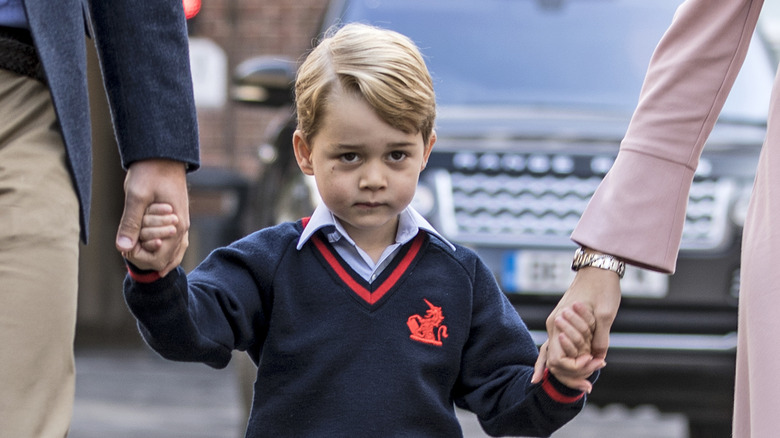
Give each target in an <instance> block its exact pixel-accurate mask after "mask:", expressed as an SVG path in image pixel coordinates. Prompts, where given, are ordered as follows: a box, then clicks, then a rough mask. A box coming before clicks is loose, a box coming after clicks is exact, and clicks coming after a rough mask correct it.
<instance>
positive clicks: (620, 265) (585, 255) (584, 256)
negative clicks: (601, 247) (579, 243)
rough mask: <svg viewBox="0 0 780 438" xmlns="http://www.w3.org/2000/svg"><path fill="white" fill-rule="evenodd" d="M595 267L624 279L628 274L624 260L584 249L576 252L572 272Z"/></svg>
mask: <svg viewBox="0 0 780 438" xmlns="http://www.w3.org/2000/svg"><path fill="white" fill-rule="evenodd" d="M589 266H590V267H594V268H599V269H605V270H607V271H612V272H614V273H616V274H617V275H618V277H620V278H623V275H625V273H626V264H625V262H623V261H622V260H620V259H618V258H617V257H615V256H611V255H609V254H597V253H592V252H586V251H585V249H583V248H582V247H579V248H577V251H575V252H574V260H572V262H571V270H572V271H579V270H580V269H582V268H586V267H589Z"/></svg>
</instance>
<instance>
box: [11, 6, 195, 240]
mask: <svg viewBox="0 0 780 438" xmlns="http://www.w3.org/2000/svg"><path fill="white" fill-rule="evenodd" d="M24 6H25V11H26V13H27V20H28V22H29V25H30V31H31V33H32V36H33V40H34V42H35V46H36V48H37V50H38V55H39V57H40V58H41V63H42V64H43V69H44V72H45V75H46V80H47V83H48V85H49V88H50V90H51V94H52V98H53V101H54V107H55V110H56V112H57V117H58V118H59V122H60V126H61V129H62V136H63V139H64V141H65V147H66V149H67V152H68V161H69V165H70V171H71V175H72V177H73V183H74V185H75V187H76V192H77V194H78V197H79V201H80V203H81V238H82V240H84V241H86V238H87V230H88V222H89V202H90V193H91V174H92V150H91V136H92V134H91V123H90V115H89V99H88V96H87V68H86V45H85V44H86V38H85V37H86V35H87V32H89V33H91V35H92V36H93V37H94V42H95V45H96V47H97V51H98V57H99V59H100V64H101V69H102V72H103V78H104V81H103V82H104V86H105V88H106V91H107V95H108V102H109V106H110V108H111V116H112V120H113V123H114V131H115V134H116V137H117V141H118V144H119V151H120V155H121V157H122V165H123V166H125V167H127V166H129V165H130V164H131V163H133V162H134V161H138V160H143V159H148V158H170V159H174V160H178V161H183V162H186V163H188V164H189V165H190V169H194V168H197V167H198V165H199V161H198V157H199V152H198V127H197V118H196V114H195V103H194V98H193V94H192V79H191V74H190V63H189V48H188V41H187V29H186V21H185V18H184V11H183V8H182V3H181V0H91V1H90V2H89V6H90V7H88V5H87V0H56V1H52V0H24ZM90 17H91V20H90Z"/></svg>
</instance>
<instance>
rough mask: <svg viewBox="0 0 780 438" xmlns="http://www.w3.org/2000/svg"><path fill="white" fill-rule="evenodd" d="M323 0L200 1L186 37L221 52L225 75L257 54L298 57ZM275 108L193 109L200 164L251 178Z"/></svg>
mask: <svg viewBox="0 0 780 438" xmlns="http://www.w3.org/2000/svg"><path fill="white" fill-rule="evenodd" d="M326 5H327V0H295V1H290V0H203V4H202V7H201V10H200V13H199V14H198V15H197V16H196V17H195V18H193V19H192V20H190V23H189V25H190V35H191V36H193V37H199V38H209V39H211V40H212V41H214V42H215V43H216V44H217V45H219V46H220V47H221V48H222V49H223V50H224V51H225V52H226V54H227V60H228V75H230V74H232V71H233V69H234V68H235V66H236V65H238V64H239V63H240V62H241V61H244V60H246V59H248V58H251V57H254V56H258V55H277V54H278V55H285V56H289V57H292V58H297V57H299V56H300V55H301V54H302V53H304V52H305V51H306V50H308V49H309V48H311V42H312V38H313V37H314V36H315V35H316V33H317V32H318V30H319V27H320V22H321V19H322V14H323V12H324V10H325V7H326ZM279 113H280V111H279V110H269V109H262V108H252V107H248V106H246V105H241V104H235V103H233V102H230V101H228V102H227V103H226V105H225V107H224V108H219V109H212V108H204V109H199V110H198V121H199V124H200V141H201V159H202V162H203V165H204V166H214V167H222V168H229V169H234V170H237V171H239V172H240V173H242V174H243V175H245V176H247V177H249V178H250V179H254V178H255V177H256V174H257V169H258V161H257V158H256V156H257V153H256V150H257V146H258V145H259V144H260V143H261V141H262V139H263V135H264V131H265V129H266V126H267V125H268V123H270V122H271V121H272V119H273V118H274V116H277V115H278V114H279Z"/></svg>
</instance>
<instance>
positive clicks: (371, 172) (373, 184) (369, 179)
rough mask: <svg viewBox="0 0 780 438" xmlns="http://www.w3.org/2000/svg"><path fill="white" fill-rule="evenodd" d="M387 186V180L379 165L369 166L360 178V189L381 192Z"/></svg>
mask: <svg viewBox="0 0 780 438" xmlns="http://www.w3.org/2000/svg"><path fill="white" fill-rule="evenodd" d="M386 186H387V179H386V178H385V176H384V173H383V172H382V170H381V166H380V165H378V164H367V165H366V166H365V168H364V169H363V173H362V175H361V177H360V189H365V190H379V189H382V188H384V187H386Z"/></svg>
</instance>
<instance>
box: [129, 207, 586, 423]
mask: <svg viewBox="0 0 780 438" xmlns="http://www.w3.org/2000/svg"><path fill="white" fill-rule="evenodd" d="M302 230H303V225H302V222H301V221H298V222H295V223H285V224H281V225H278V226H275V227H271V228H267V229H264V230H261V231H258V232H256V233H254V234H251V235H249V236H247V237H245V238H243V239H241V240H239V241H237V242H235V243H233V244H232V245H230V246H228V247H225V248H220V249H217V250H215V251H214V252H213V253H212V254H210V255H209V256H208V257H207V258H206V260H204V262H203V263H202V264H201V265H200V266H198V267H197V268H196V269H195V270H194V271H193V272H192V273H190V274H189V277H187V276H186V275H185V274H184V272H183V270H182V269H181V268H178V269H176V270H175V271H173V272H171V273H170V274H169V275H167V276H166V277H164V278H158V279H154V277H156V276H154V277H151V278H150V277H148V276H144V273H142V272H137V271H134V270H133V269H132V267H131V269H130V274H129V275H128V277H127V279H126V281H125V298H126V301H127V304H128V306H129V307H130V309H131V311H132V313H133V315H135V317H136V318H137V319H138V325H139V329H140V331H141V333H142V335H143V337H144V339H145V340H146V342H147V343H148V344H149V345H150V346H151V347H152V348H153V349H154V350H155V351H157V352H158V353H159V354H161V355H162V356H163V357H166V358H168V359H171V360H179V361H198V362H204V363H206V364H208V365H210V366H212V367H215V368H221V367H225V366H226V365H227V364H228V362H229V360H230V358H231V352H232V350H235V349H238V350H242V351H246V352H247V353H248V354H249V355H250V356H251V357H252V359H253V360H254V361H255V363H257V364H258V371H257V381H256V383H255V388H254V389H255V391H254V402H253V405H252V411H251V414H250V419H249V423H248V426H247V431H246V436H247V437H280V436H295V437H309V436H311V437H331V436H338V437H342V436H343V437H347V436H348V437H379V436H407V437H417V436H419V437H447V438H451V437H456V436H462V432H461V430H460V426H459V423H458V420H457V417H456V415H455V411H454V408H453V403H454V404H456V405H457V406H460V407H462V408H465V409H468V410H471V411H473V412H475V413H476V414H477V416H478V417H479V420H480V422H481V424H482V426H483V428H484V429H485V431H486V432H488V433H489V434H492V435H523V436H547V435H549V434H551V433H552V432H553V431H554V430H556V429H558V428H559V427H560V426H562V425H563V424H564V423H566V422H567V421H569V420H570V419H571V418H573V417H574V416H575V415H576V414H577V413H578V412H579V411H580V409H581V408H582V406H583V404H584V397H583V395H582V393H580V392H578V391H576V390H572V389H570V388H567V387H565V386H564V385H562V384H561V383H560V382H558V381H557V380H555V378H554V377H552V376H551V375H547V376H546V377H545V380H544V381H543V382H542V383H541V384H537V385H531V384H530V379H531V375H532V372H533V365H534V362H535V361H536V357H537V353H538V352H537V348H536V345H535V344H534V342H533V341H532V339H531V337H530V335H529V333H528V330H527V329H526V327H525V325H524V324H523V322H522V321H521V319H520V317H519V316H518V314H517V312H516V311H515V309H514V308H513V307H512V306H511V304H510V303H509V302H508V300H507V299H506V297H505V296H504V295H503V293H501V291H500V290H499V287H498V285H497V284H496V281H495V279H494V277H493V275H492V273H491V272H490V271H489V269H488V268H487V266H485V265H484V264H483V263H482V262H481V261H480V260H479V258H478V257H477V255H476V254H475V253H474V252H472V251H471V250H469V249H467V248H464V247H461V246H456V247H457V248H456V250H455V251H453V250H452V249H451V248H450V247H448V246H447V245H446V244H445V243H443V242H442V241H441V240H439V239H438V238H436V237H432V236H430V235H429V234H427V233H426V232H420V234H418V236H417V237H416V238H414V239H413V240H412V241H411V242H409V243H407V244H406V245H404V246H403V248H402V249H401V251H400V253H399V254H398V255H397V256H396V257H395V259H394V260H393V261H392V262H391V264H390V265H389V266H388V267H387V268H386V269H385V270H384V271H383V272H382V274H381V275H380V276H379V277H378V278H377V280H375V281H374V282H373V283H368V282H367V281H366V280H364V279H363V278H362V277H360V276H359V275H357V274H356V273H355V272H354V271H353V270H352V269H351V268H350V267H349V265H348V264H346V263H345V262H344V261H343V260H342V259H341V258H340V257H339V255H338V253H337V252H336V251H335V250H334V249H333V248H332V247H331V246H330V244H329V243H328V242H327V239H325V238H324V237H323V235H321V234H318V235H315V236H313V237H312V239H311V240H310V241H309V242H307V243H306V244H305V245H304V246H303V247H302V248H301V249H300V250H297V249H296V243H297V242H298V239H299V237H300V235H301V232H302ZM149 280H153V281H149Z"/></svg>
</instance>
